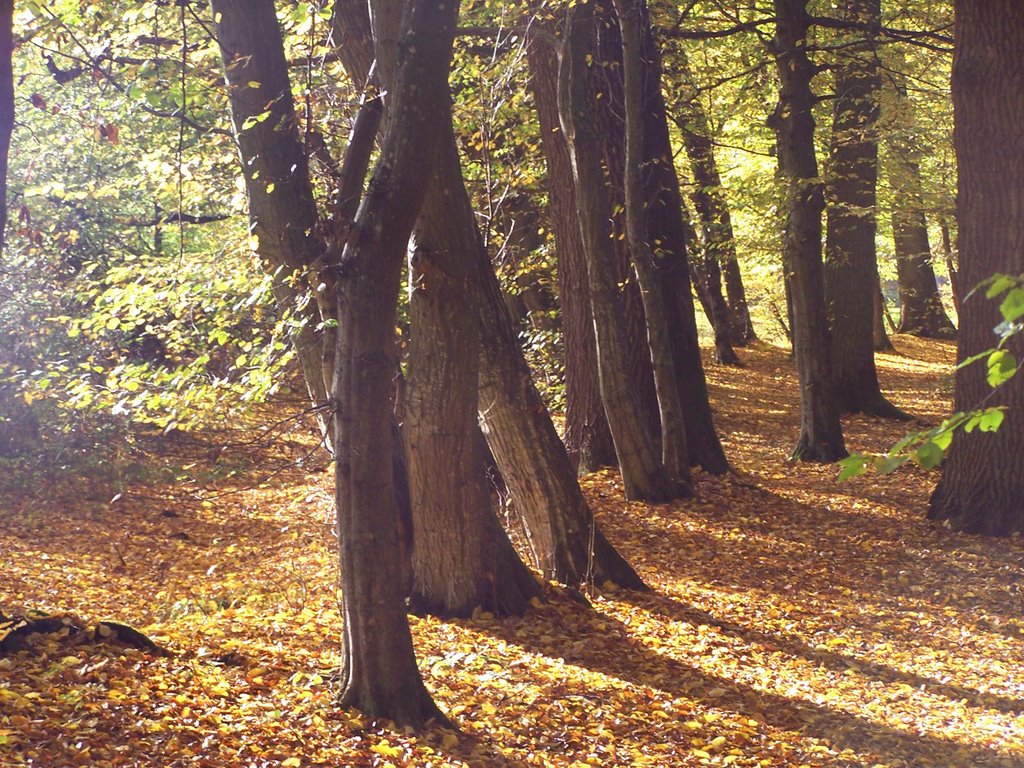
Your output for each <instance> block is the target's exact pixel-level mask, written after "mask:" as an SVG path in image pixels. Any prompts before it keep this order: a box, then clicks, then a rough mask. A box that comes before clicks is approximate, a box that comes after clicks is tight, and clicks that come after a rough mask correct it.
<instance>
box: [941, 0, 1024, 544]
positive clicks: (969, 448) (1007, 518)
mask: <svg viewBox="0 0 1024 768" xmlns="http://www.w3.org/2000/svg"><path fill="white" fill-rule="evenodd" d="M955 9H956V52H955V55H954V60H953V106H954V120H955V129H954V130H955V133H954V146H955V148H956V156H957V163H958V166H959V184H958V190H957V221H958V223H959V242H958V245H959V251H960V279H961V280H962V281H963V285H964V286H965V287H966V288H967V289H968V290H970V289H971V288H972V287H974V286H977V285H979V284H980V283H981V282H982V281H983V280H985V279H986V278H989V277H991V276H992V275H993V274H995V273H1004V274H1010V275H1020V274H1022V273H1024V227H1021V215H1022V214H1021V212H1022V210H1024V137H1022V133H1021V130H1020V127H1021V125H1022V124H1024V77H1022V76H1021V72H1022V71H1024V49H1022V48H1021V45H1020V41H1021V40H1022V39H1024V6H1022V5H1021V4H1020V3H1017V2H1013V0H984V1H982V2H977V1H971V0H958V1H957V2H956V3H955ZM1018 293H1019V289H1018ZM962 308H963V311H962V314H961V318H960V332H959V336H958V349H957V357H958V359H959V360H961V361H963V360H967V359H969V358H970V357H972V356H973V355H976V354H978V353H981V352H984V350H986V349H989V348H991V347H992V346H993V335H992V328H993V326H994V325H996V322H997V319H998V313H997V312H996V309H995V306H994V305H993V303H992V302H991V301H989V300H987V299H986V298H985V295H984V292H982V291H976V292H974V293H972V294H971V296H970V298H968V299H966V300H965V301H963V304H962ZM1008 351H1010V352H1011V354H1013V355H1014V356H1015V358H1016V359H1021V355H1022V351H1024V347H1022V344H1021V337H1020V335H1017V336H1015V337H1014V338H1013V339H1012V340H1011V341H1010V343H1009V345H1008ZM983 401H984V403H985V406H986V407H999V406H1004V407H1005V408H1006V411H1005V420H1004V421H1003V423H1002V426H1001V427H1000V428H999V429H998V431H996V432H995V433H994V434H993V433H981V432H980V431H979V430H975V431H972V432H970V433H967V432H962V431H961V432H957V434H956V435H955V436H954V438H953V442H952V445H951V446H950V448H949V451H948V453H947V455H946V460H945V463H944V465H943V468H942V477H941V479H940V480H939V484H938V486H937V487H936V489H935V493H934V494H933V496H932V498H931V505H930V507H929V517H930V518H931V519H933V520H943V521H947V522H948V523H949V524H950V525H951V526H952V527H954V528H957V529H960V530H964V531H967V532H971V533H984V534H996V535H1007V534H1011V533H1021V532H1024V501H1022V500H1024V446H1022V445H1021V440H1022V436H1024V378H1022V377H1021V376H1020V375H1019V373H1018V375H1016V376H1014V377H1013V378H1010V379H1009V380H1008V381H1007V382H1006V383H1005V384H1003V385H1002V386H1000V387H999V388H998V389H996V390H995V391H994V392H993V391H992V390H991V388H990V387H989V385H988V383H987V381H986V370H985V367H984V365H978V364H974V365H966V366H963V367H961V368H960V369H959V370H957V373H956V396H955V405H954V407H955V409H956V410H958V411H965V410H970V409H973V408H976V407H979V406H980V404H981V403H982V402H983Z"/></svg>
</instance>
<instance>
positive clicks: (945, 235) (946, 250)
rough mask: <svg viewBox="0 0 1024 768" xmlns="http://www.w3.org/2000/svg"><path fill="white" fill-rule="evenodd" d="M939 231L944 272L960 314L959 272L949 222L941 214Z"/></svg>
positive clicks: (960, 289) (954, 304)
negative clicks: (947, 276) (944, 265)
mask: <svg viewBox="0 0 1024 768" xmlns="http://www.w3.org/2000/svg"><path fill="white" fill-rule="evenodd" d="M939 232H940V233H941V235H942V256H943V258H944V259H945V260H946V272H947V273H948V274H949V287H950V293H951V294H952V296H953V308H954V309H956V312H957V316H958V317H959V315H960V298H961V297H962V296H963V294H962V293H961V291H962V290H963V287H962V286H961V285H960V272H959V270H958V269H957V266H956V254H955V253H954V251H953V238H952V236H951V235H950V233H949V222H948V221H947V220H946V217H945V216H943V217H942V218H940V219H939Z"/></svg>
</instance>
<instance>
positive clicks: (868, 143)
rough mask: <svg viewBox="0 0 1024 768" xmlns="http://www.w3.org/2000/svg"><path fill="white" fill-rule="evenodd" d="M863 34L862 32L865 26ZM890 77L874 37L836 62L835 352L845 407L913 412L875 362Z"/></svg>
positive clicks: (857, 11) (870, 4)
mask: <svg viewBox="0 0 1024 768" xmlns="http://www.w3.org/2000/svg"><path fill="white" fill-rule="evenodd" d="M842 18H843V19H844V20H846V21H849V22H852V23H856V24H864V25H868V26H872V25H875V26H877V25H878V24H881V18H882V4H881V0H845V3H844V5H843V10H842ZM858 35H860V33H858ZM881 86H882V81H881V77H880V76H879V70H878V55H877V51H876V49H875V40H874V37H873V36H871V35H870V34H869V35H867V36H863V37H861V38H860V39H857V40H854V41H852V42H851V43H850V44H848V45H847V46H846V47H845V48H844V50H843V59H842V61H841V62H839V64H838V65H837V69H836V98H835V106H834V109H833V118H832V138H831V142H830V163H829V165H830V167H829V179H828V189H827V194H828V209H827V212H826V221H827V234H826V254H827V258H826V261H825V302H826V307H827V310H828V319H829V341H830V348H829V352H830V360H831V363H832V381H833V387H834V391H835V394H836V402H837V405H838V407H839V410H840V412H843V413H868V414H872V415H874V416H884V417H887V418H897V419H907V418H909V416H907V414H905V413H903V412H902V411H901V410H899V409H898V408H896V407H895V406H894V405H893V404H892V403H890V402H889V401H888V400H886V399H885V396H884V395H883V394H882V391H881V389H880V387H879V384H878V373H877V371H876V370H875V349H874V342H875V339H874V317H875V301H876V298H877V296H876V294H877V292H878V257H877V253H876V251H875V233H876V229H877V227H876V222H875V207H876V197H877V195H876V190H877V183H878V133H877V130H876V125H877V122H878V104H879V97H880V95H881V94H880V91H881Z"/></svg>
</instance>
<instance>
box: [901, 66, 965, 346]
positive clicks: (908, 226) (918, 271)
mask: <svg viewBox="0 0 1024 768" xmlns="http://www.w3.org/2000/svg"><path fill="white" fill-rule="evenodd" d="M891 79H892V80H893V81H894V83H895V90H896V106H895V108H894V114H893V118H892V119H891V121H890V123H891V124H890V125H889V126H888V129H889V130H887V131H886V134H885V136H886V145H887V148H888V154H889V185H890V186H891V187H892V190H893V210H892V232H893V240H894V244H895V249H896V275H897V278H898V279H899V289H900V325H899V332H900V333H910V334H914V335H915V336H922V337H924V338H934V339H951V338H954V337H955V336H956V328H955V327H954V326H953V323H952V321H950V319H949V316H948V315H947V314H946V310H945V309H944V308H943V306H942V299H941V298H940V297H939V290H938V287H937V286H936V283H935V270H934V269H933V268H932V254H931V246H930V245H929V242H928V222H927V219H926V217H925V203H924V193H923V191H924V183H923V181H922V180H921V164H920V157H919V155H920V150H919V149H918V148H917V146H916V140H915V137H914V130H915V127H916V126H915V116H914V103H913V102H912V101H911V99H910V95H909V93H908V91H907V88H906V85H905V84H904V83H902V82H901V80H900V78H899V76H898V75H897V76H894V77H892V78H891Z"/></svg>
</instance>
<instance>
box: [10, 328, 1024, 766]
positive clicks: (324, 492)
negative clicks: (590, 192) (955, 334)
mask: <svg viewBox="0 0 1024 768" xmlns="http://www.w3.org/2000/svg"><path fill="white" fill-rule="evenodd" d="M896 345H897V349H898V350H899V352H898V353H897V354H886V355H880V356H879V367H880V375H881V376H882V379H883V385H884V386H885V388H886V391H887V392H891V393H892V394H893V400H894V402H895V403H896V404H897V405H898V406H899V407H900V408H902V409H904V410H907V411H908V412H911V413H913V414H915V415H916V416H918V417H919V419H921V420H923V421H924V422H926V423H928V422H931V421H935V420H938V419H939V418H941V416H942V415H943V414H944V413H946V412H947V410H948V406H949V402H948V401H949V395H950V384H949V381H948V378H947V377H948V375H949V373H950V370H951V366H952V360H953V356H954V350H953V347H952V346H951V345H949V344H946V343H943V342H922V341H919V340H915V339H912V338H910V337H903V336H900V337H898V338H897V339H896ZM746 359H747V362H748V366H747V367H746V368H745V369H733V368H727V367H721V366H709V368H708V371H709V376H710V380H711V393H712V404H713V406H714V408H715V410H716V414H717V418H718V419H719V422H720V425H721V432H722V435H723V438H724V440H725V442H726V443H727V445H726V448H727V450H728V452H729V455H730V457H731V458H732V461H733V464H734V466H735V468H736V472H735V473H734V474H730V475H727V476H724V477H712V476H708V475H706V474H701V473H698V474H697V475H696V477H695V482H696V484H697V487H698V489H699V494H698V496H697V498H696V499H689V500H683V501H677V502H674V503H671V504H666V505H659V506H649V505H645V504H642V503H638V502H628V503H627V502H624V501H623V499H622V494H621V488H620V486H619V484H618V480H617V475H616V474H615V473H613V472H610V471H605V472H601V473H598V474H594V475H590V476H587V477H586V478H585V480H584V485H585V491H586V493H587V496H588V499H589V501H590V502H591V504H592V505H593V507H594V509H595V511H596V514H597V516H598V518H599V520H600V523H601V525H602V526H604V528H605V530H606V531H607V533H608V536H609V538H610V539H611V540H612V541H613V542H614V543H615V544H616V545H617V546H619V547H621V548H622V550H623V552H624V554H626V555H627V556H628V557H629V559H630V561H631V562H632V563H634V564H635V565H636V566H637V569H638V571H639V572H640V574H641V575H642V576H643V578H644V579H645V581H646V582H647V583H648V584H649V585H651V587H652V588H653V589H652V591H651V592H650V593H646V594H641V593H632V592H627V591H624V590H620V589H618V588H617V587H615V585H613V584H597V585H587V586H586V588H585V589H584V590H583V592H584V593H585V594H580V593H575V592H572V591H570V590H565V589H561V588H556V587H553V586H552V587H549V588H548V590H547V599H546V601H545V602H543V603H541V602H539V601H537V603H536V605H535V606H534V607H533V609H532V610H531V611H530V612H529V613H528V614H527V615H526V616H525V617H523V618H520V619H507V620H498V619H495V618H493V617H491V616H489V615H488V614H485V613H478V614H477V615H476V616H475V617H474V618H472V619H468V620H460V621H440V620H437V619H432V618H428V619H417V618H415V617H411V621H412V628H413V635H414V638H415V642H416V650H417V654H418V657H419V659H420V664H421V670H422V673H423V676H424V678H425V680H426V683H427V686H428V688H429V689H430V690H431V692H432V693H433V695H434V697H435V700H436V701H437V702H438V704H439V705H440V707H441V708H442V710H443V711H445V712H446V713H447V714H448V715H449V716H450V717H451V718H452V720H453V721H454V722H455V723H456V724H457V726H458V728H459V729H460V730H459V731H454V730H449V729H443V728H434V729H428V730H427V731H425V732H423V733H420V734H416V735H413V734H412V733H411V732H404V731H400V730H395V729H393V728H392V727H390V724H389V723H387V722H374V721H370V720H368V719H367V718H365V717H364V716H362V715H360V714H359V713H358V712H355V711H346V710H341V709H339V708H338V707H337V706H336V705H335V704H334V701H335V696H336V693H337V692H336V673H337V668H338V662H339V637H340V630H341V621H340V618H339V615H338V602H339V596H338V593H337V590H336V588H335V584H336V582H337V572H336V561H335V555H336V547H337V543H336V538H335V536H334V533H333V530H332V529H333V518H332V512H331V489H330V487H329V486H330V475H329V473H328V472H326V471H325V470H326V467H325V466H323V464H324V460H323V459H320V458H317V457H316V454H310V448H311V441H310V439H309V438H308V437H307V434H306V432H305V429H299V428H294V429H292V430H291V431H290V432H287V433H285V434H280V433H277V432H273V431H270V432H267V431H266V427H267V425H269V424H270V423H272V422H275V421H276V420H277V419H278V418H279V417H280V416H281V415H282V413H281V412H282V411H285V412H286V411H288V410H289V409H290V408H291V407H292V406H291V404H289V403H287V402H280V403H278V404H277V405H276V406H275V412H274V413H267V414H264V416H263V417H262V423H256V422H253V423H250V424H249V425H247V426H246V427H245V428H244V429H239V430H238V431H235V432H230V433H228V432H215V431H206V432H197V433H192V434H184V435H178V436H176V437H175V436H168V437H163V438H160V439H152V438H150V439H149V442H147V443H146V445H147V446H148V448H149V453H148V455H147V458H146V459H145V466H144V467H138V468H136V469H137V470H140V471H136V472H135V476H137V477H139V478H140V479H137V480H133V481H131V482H130V483H128V484H127V485H125V486H124V487H123V488H121V489H116V488H115V489H111V488H110V487H108V486H106V485H103V484H100V483H99V482H97V481H96V480H95V479H90V477H88V476H78V477H75V476H72V475H68V476H67V477H66V478H64V479H61V480H60V481H59V482H57V483H56V484H52V485H51V484H47V485H45V487H44V485H34V484H33V482H32V480H31V478H25V477H22V478H20V479H19V481H18V483H17V484H13V483H11V482H9V481H10V479H11V477H12V476H9V478H8V481H5V487H4V498H5V503H4V505H3V507H2V509H0V552H2V553H3V556H4V578H3V580H2V581H0V614H3V616H4V617H6V618H13V617H24V618H26V619H27V620H33V619H38V618H40V617H42V616H47V617H61V618H62V620H63V621H66V624H64V625H63V628H62V629H58V630H57V631H50V632H44V633H41V634H36V635H34V636H32V637H30V638H28V640H27V641H26V642H25V643H24V647H21V648H20V649H18V650H13V649H12V650H10V651H9V652H5V653H4V654H3V655H2V656H0V765H2V766H5V767H6V766H20V765H38V766H73V765H81V766H96V767H97V768H105V767H107V766H161V767H173V766H209V767H210V768H213V767H217V768H220V767H221V766H285V767H288V768H294V767H297V766H388V765H392V766H427V765H430V766H447V765H456V766H583V765H592V766H676V765H680V766H683V765H687V766H688V765H736V766H802V765H806V766H836V765H841V766H964V767H965V768H966V767H968V766H971V767H973V766H1005V768H1011V767H1012V766H1019V765H1021V764H1024V617H1022V615H1021V610H1020V606H1021V603H1020V600H1021V594H1020V585H1021V583H1024V582H1022V576H1024V550H1022V548H1021V543H1020V541H1019V539H1009V540H988V539H981V538H975V537H970V536H965V535H961V534H955V533H951V532H949V531H947V530H945V529H944V528H942V527H938V526H935V525H933V524H929V523H927V522H926V521H924V520H923V516H922V514H921V511H922V509H923V508H924V505H925V503H926V500H927V497H928V494H929V492H930V489H931V487H932V485H933V483H934V479H935V478H934V476H933V475H931V474H929V473H926V472H924V471H923V470H917V469H912V470H909V471H907V472H904V473H900V474H898V475H890V476H884V477H879V476H868V477H863V478H858V479H856V480H854V481H851V482H850V483H846V484H843V485H837V484H836V483H835V474H836V470H835V468H834V467H821V466H816V465H804V464H788V463H786V458H787V456H786V454H787V451H788V447H789V446H788V440H785V439H780V435H786V436H788V435H791V434H793V433H794V431H795V429H796V423H797V418H798V414H797V404H796V399H795V398H796V394H795V393H796V387H795V385H794V373H793V368H792V363H791V362H790V361H789V360H788V359H787V356H786V354H785V353H784V352H783V351H781V350H779V349H777V348H774V347H769V346H766V345H758V346H756V347H754V348H752V349H751V350H750V351H749V352H747V354H746ZM844 427H845V429H846V432H847V436H848V441H849V443H850V446H851V448H852V449H854V450H862V449H868V448H875V447H877V446H880V445H885V444H888V443H891V442H892V441H894V440H895V439H896V438H897V437H898V436H899V435H900V434H902V432H903V431H904V430H905V426H904V425H901V424H898V423H896V424H893V423H888V422H883V421H880V420H876V419H872V418H868V417H852V418H849V419H846V420H845V422H844ZM267 435H269V437H267ZM143 469H144V470H145V471H144V472H143V471H141V470H143ZM317 470H319V471H317ZM16 489H17V490H16ZM112 490H114V491H117V490H120V495H119V497H118V498H117V499H116V500H112V498H113V495H114V494H113V493H112V492H111V491H112ZM512 522H513V523H514V520H513V521H512ZM513 527H514V525H513ZM584 597H585V598H586V599H585V600H584V599H583V598H584ZM103 620H112V621H115V622H119V623H124V624H128V625H131V626H132V627H134V628H136V629H138V630H140V631H141V632H143V633H145V635H146V636H147V637H148V638H150V639H151V640H152V641H153V642H154V643H156V644H157V645H158V646H160V648H162V649H165V650H166V654H162V653H159V652H156V651H155V650H154V649H151V648H145V647H142V648H139V647H133V644H132V643H130V642H125V638H123V637H121V636H120V635H118V634H117V633H113V632H111V631H110V630H109V629H107V630H106V631H104V629H103V627H104V625H102V624H100V622H101V621H103ZM14 626H16V623H11V624H7V625H4V626H2V627H0V635H2V634H4V633H6V632H7V631H8V630H10V629H12V628H13V627H14Z"/></svg>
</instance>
